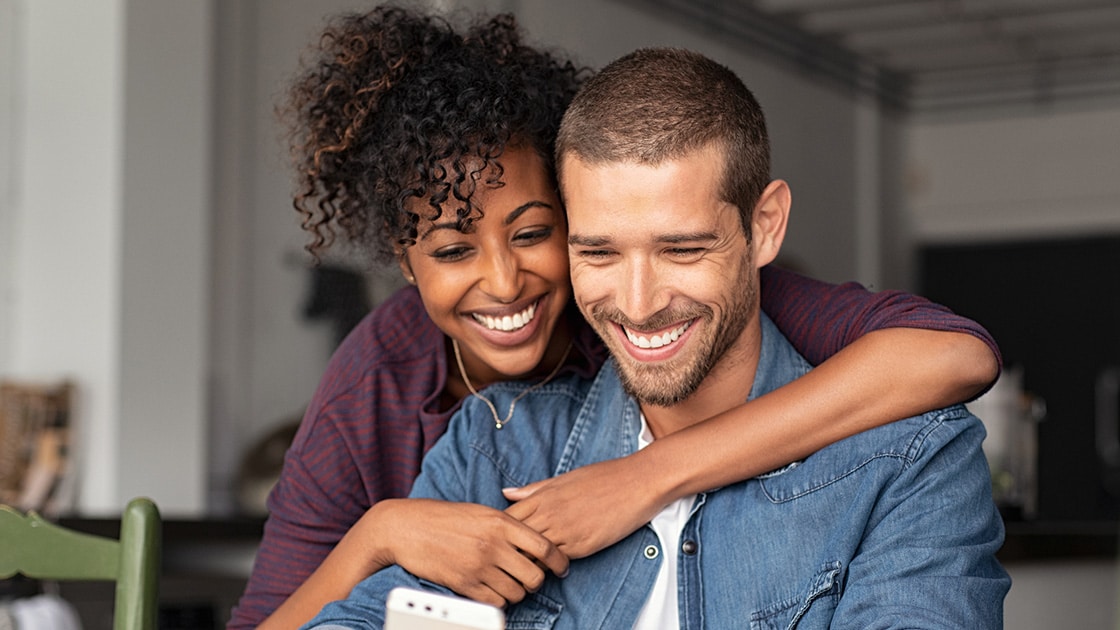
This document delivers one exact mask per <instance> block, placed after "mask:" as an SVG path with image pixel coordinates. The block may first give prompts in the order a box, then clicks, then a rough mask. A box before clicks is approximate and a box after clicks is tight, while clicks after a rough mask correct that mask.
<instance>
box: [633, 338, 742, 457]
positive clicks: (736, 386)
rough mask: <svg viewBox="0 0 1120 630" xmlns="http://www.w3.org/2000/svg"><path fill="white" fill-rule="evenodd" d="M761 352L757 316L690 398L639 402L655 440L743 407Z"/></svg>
mask: <svg viewBox="0 0 1120 630" xmlns="http://www.w3.org/2000/svg"><path fill="white" fill-rule="evenodd" d="M761 350H762V325H761V322H760V321H759V319H758V318H757V317H755V318H754V319H753V320H752V321H751V323H750V324H749V325H748V326H747V327H746V328H745V329H743V334H742V335H740V336H739V339H738V341H736V342H735V344H734V345H733V346H732V347H731V348H730V349H728V351H727V352H726V353H725V354H724V355H723V357H722V358H721V359H720V361H719V363H717V364H716V365H715V367H713V368H712V370H711V371H710V372H709V373H708V376H707V377H705V378H704V381H703V382H702V383H700V387H698V388H697V389H696V391H695V392H693V393H692V395H691V396H689V397H688V398H687V399H685V400H684V401H682V402H680V403H677V404H676V405H673V406H671V407H660V406H657V405H651V404H649V403H645V402H641V401H639V406H640V407H641V410H642V414H644V415H645V417H646V422H647V423H648V424H649V428H650V431H651V432H652V433H653V437H654V438H662V437H665V436H666V435H669V434H671V433H676V432H677V431H680V430H681V429H684V428H687V427H690V426H692V425H694V424H696V423H698V422H702V421H704V420H707V419H708V418H711V417H712V416H716V415H719V414H721V413H723V412H725V411H728V410H730V409H733V408H735V407H738V406H739V405H742V404H743V403H744V402H745V401H746V400H747V396H748V395H749V394H750V391H751V386H753V385H754V375H755V371H756V370H757V369H758V359H759V355H760V353H761Z"/></svg>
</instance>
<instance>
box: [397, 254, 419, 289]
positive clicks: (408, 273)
mask: <svg viewBox="0 0 1120 630" xmlns="http://www.w3.org/2000/svg"><path fill="white" fill-rule="evenodd" d="M397 264H398V265H400V268H401V275H402V276H404V279H405V281H406V282H408V283H409V284H411V285H413V286H415V285H416V275H415V274H414V273H412V265H411V264H410V263H409V262H408V250H404V251H401V252H399V253H398V254H397Z"/></svg>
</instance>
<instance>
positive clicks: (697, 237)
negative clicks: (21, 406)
mask: <svg viewBox="0 0 1120 630" xmlns="http://www.w3.org/2000/svg"><path fill="white" fill-rule="evenodd" d="M717 238H719V236H718V235H717V234H716V233H715V232H682V233H680V234H665V235H663V236H659V237H657V242H658V243H670V244H672V243H698V242H702V241H714V240H716V239H717Z"/></svg>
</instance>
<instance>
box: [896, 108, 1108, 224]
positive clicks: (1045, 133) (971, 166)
mask: <svg viewBox="0 0 1120 630" xmlns="http://www.w3.org/2000/svg"><path fill="white" fill-rule="evenodd" d="M909 148H910V165H909V173H908V178H909V203H908V211H909V214H910V219H911V221H912V224H913V228H914V231H915V234H916V235H917V237H918V238H919V239H921V240H923V241H927V242H929V241H946V240H953V241H962V240H974V239H982V238H997V239H1002V238H1022V237H1034V236H1053V235H1084V234H1093V233H1096V232H1101V231H1107V232H1112V233H1115V232H1118V231H1120V176H1118V174H1120V105H1118V106H1115V107H1112V108H1110V109H1097V110H1085V111H1076V110H1060V111H1037V112H1035V113H1033V114H1031V113H1029V112H1020V113H1017V114H1014V115H1008V116H1006V117H1001V118H988V119H983V120H959V121H953V120H941V121H929V122H919V123H916V124H914V125H913V126H912V127H911V130H910V144H909Z"/></svg>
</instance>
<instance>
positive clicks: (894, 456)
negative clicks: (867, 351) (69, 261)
mask: <svg viewBox="0 0 1120 630" xmlns="http://www.w3.org/2000/svg"><path fill="white" fill-rule="evenodd" d="M984 435H985V433H984V427H983V424H982V423H981V422H980V420H979V419H978V418H977V417H976V416H974V415H973V414H971V413H970V412H969V411H968V409H967V408H965V406H964V405H953V406H950V407H945V408H942V409H935V410H932V411H928V412H926V413H923V414H920V415H917V416H911V417H909V418H902V419H899V420H895V421H894V422H890V423H888V424H885V425H883V426H879V427H875V428H873V429H868V430H866V431H863V432H862V433H857V434H856V435H853V436H851V437H849V438H846V439H844V440H841V441H839V442H836V443H834V444H831V445H829V446H826V447H825V448H823V449H821V450H819V451H817V452H816V453H813V454H812V455H810V456H809V457H807V458H805V459H804V460H802V461H799V462H795V463H793V464H791V465H789V466H786V467H785V468H782V469H780V470H777V471H774V472H771V473H769V474H767V475H763V476H762V477H761V478H762V479H763V480H764V483H765V485H766V486H767V490H768V492H783V490H782V489H783V488H784V489H785V490H784V491H785V492H788V493H790V496H793V495H795V494H798V493H803V492H805V491H808V490H810V489H811V488H810V486H811V487H812V488H820V487H825V486H827V485H828V484H829V483H832V482H833V481H836V480H838V479H841V478H844V477H846V476H848V475H851V474H853V473H856V472H857V471H860V470H862V469H870V468H868V467H876V468H878V469H880V470H885V471H889V472H887V473H886V474H888V476H892V475H893V474H895V472H898V471H901V470H903V469H904V468H907V467H911V466H914V465H917V464H920V463H921V462H922V461H925V460H930V459H932V458H934V457H935V456H936V455H937V453H939V452H940V451H941V450H942V449H943V448H945V446H946V445H947V444H949V443H951V442H954V441H965V442H968V443H969V446H970V448H971V449H972V450H973V451H974V452H975V453H977V454H979V453H981V451H980V444H981V442H982V441H983V439H984ZM962 465H963V462H962ZM809 480H812V481H811V482H810V481H809Z"/></svg>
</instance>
